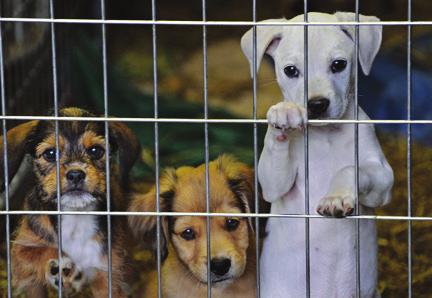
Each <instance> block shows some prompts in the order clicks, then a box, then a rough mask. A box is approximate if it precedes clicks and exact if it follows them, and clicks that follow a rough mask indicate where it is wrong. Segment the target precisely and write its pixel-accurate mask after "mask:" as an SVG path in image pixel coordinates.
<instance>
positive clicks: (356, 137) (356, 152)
mask: <svg viewBox="0 0 432 298" xmlns="http://www.w3.org/2000/svg"><path fill="white" fill-rule="evenodd" d="M355 21H356V22H357V23H359V22H360V15H359V0H355ZM359 29H360V28H359V26H355V32H354V119H355V120H358V109H359V105H358V63H359V42H360V41H359V40H360V31H359ZM358 140H359V130H358V123H354V168H355V171H354V195H355V215H360V201H359V144H358ZM355 229H356V231H355V234H356V235H355V236H356V245H355V247H356V260H355V262H356V267H355V274H356V297H358V298H360V297H361V293H360V289H361V288H360V287H361V278H360V277H361V276H360V273H361V270H360V245H361V243H360V220H359V219H356V220H355Z"/></svg>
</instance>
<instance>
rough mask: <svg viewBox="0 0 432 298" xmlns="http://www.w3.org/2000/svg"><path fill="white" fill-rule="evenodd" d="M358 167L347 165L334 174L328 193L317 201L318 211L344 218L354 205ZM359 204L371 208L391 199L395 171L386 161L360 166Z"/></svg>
mask: <svg viewBox="0 0 432 298" xmlns="http://www.w3.org/2000/svg"><path fill="white" fill-rule="evenodd" d="M354 175H355V167H354V166H347V167H345V168H343V169H341V170H340V171H338V172H337V173H336V175H335V176H334V177H333V179H332V181H331V184H330V189H329V191H328V193H327V195H326V196H325V197H324V198H322V199H321V200H320V202H319V204H318V207H317V212H318V213H319V214H321V215H325V216H334V217H343V216H347V215H350V214H352V213H353V211H354V207H355V188H354V187H355V185H354V177H355V176H354ZM358 182H359V200H360V202H359V203H360V204H362V205H363V206H367V207H370V208H375V207H379V206H382V205H385V204H387V203H388V202H389V201H390V199H391V188H392V186H393V171H392V170H391V168H390V166H389V164H388V163H387V161H385V160H382V161H381V162H379V163H378V162H371V163H369V164H365V165H363V166H361V167H360V168H359V181H358Z"/></svg>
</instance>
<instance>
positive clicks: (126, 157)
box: [109, 122, 141, 187]
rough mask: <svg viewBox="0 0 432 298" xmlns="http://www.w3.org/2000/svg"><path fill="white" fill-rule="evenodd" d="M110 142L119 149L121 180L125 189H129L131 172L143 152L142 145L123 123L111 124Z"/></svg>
mask: <svg viewBox="0 0 432 298" xmlns="http://www.w3.org/2000/svg"><path fill="white" fill-rule="evenodd" d="M109 133H110V141H114V144H113V145H114V147H115V148H117V149H118V154H119V165H120V179H121V184H122V186H123V187H127V184H128V179H129V172H130V170H131V169H132V167H133V165H134V163H135V162H136V161H137V159H138V156H139V154H140V152H141V145H140V143H139V141H138V138H137V136H136V135H135V133H134V132H133V131H132V130H131V129H130V128H129V127H127V126H126V124H124V123H122V122H110V124H109Z"/></svg>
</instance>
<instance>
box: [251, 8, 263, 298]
mask: <svg viewBox="0 0 432 298" xmlns="http://www.w3.org/2000/svg"><path fill="white" fill-rule="evenodd" d="M252 20H253V22H256V0H252ZM252 30H253V31H252V34H253V36H252V63H253V66H252V68H253V71H252V72H253V73H252V93H253V94H252V105H253V111H252V118H253V120H257V77H258V74H257V27H256V26H253V27H252ZM253 154H254V161H253V163H254V197H255V198H254V199H255V200H254V204H255V214H258V213H259V211H260V210H259V208H260V204H259V193H258V125H257V123H253ZM259 222H260V219H259V218H255V259H256V262H255V274H256V297H257V298H259V297H261V293H260V291H261V287H260V277H261V274H260V259H259V257H260V250H259V247H260V225H259Z"/></svg>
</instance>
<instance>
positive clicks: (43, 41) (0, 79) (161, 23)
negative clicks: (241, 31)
mask: <svg viewBox="0 0 432 298" xmlns="http://www.w3.org/2000/svg"><path fill="white" fill-rule="evenodd" d="M21 2H22V3H21ZM21 2H20V4H21V6H22V7H23V9H24V8H25V7H27V6H28V5H29V4H28V3H29V1H21ZM208 2H210V1H209V0H207V1H206V0H202V1H201V3H200V5H201V17H200V19H199V20H164V19H160V18H159V17H158V15H157V4H158V3H157V0H151V3H149V4H150V5H149V7H150V8H151V9H150V11H151V13H150V15H149V18H148V19H112V18H107V14H106V4H105V1H104V0H100V3H98V5H96V4H95V5H94V7H98V8H99V9H100V11H99V12H98V15H99V17H98V18H92V17H85V18H59V17H57V16H56V13H55V12H56V10H55V5H56V3H55V1H54V0H50V1H49V2H47V3H45V6H44V5H42V4H41V2H40V3H37V4H33V5H36V6H37V8H38V9H39V10H43V11H45V12H46V16H45V17H40V16H37V17H33V16H32V17H22V16H10V15H11V14H9V15H7V14H5V13H4V12H5V11H7V10H8V8H9V6H8V5H11V6H13V5H12V4H11V3H12V2H11V1H9V2H8V1H6V2H5V3H3V6H2V9H3V12H2V15H1V16H0V85H1V107H2V108H1V111H2V115H1V117H0V118H1V119H2V135H3V136H5V135H6V132H7V130H8V129H10V128H11V127H12V126H13V124H15V123H16V122H17V121H27V120H43V121H53V122H54V123H55V127H56V145H57V146H56V156H57V164H56V166H57V181H59V179H60V176H59V173H60V165H59V161H58V160H59V158H58V157H59V149H58V148H59V147H58V144H59V134H58V129H59V122H61V121H98V122H103V123H104V124H105V136H106V138H107V139H108V135H109V123H110V122H116V121H122V122H125V123H128V124H131V125H135V124H146V125H149V126H150V125H151V130H149V131H150V132H151V133H152V134H153V137H154V143H153V148H154V151H153V154H154V156H153V158H154V172H153V174H154V181H155V185H156V197H155V200H156V206H157V208H156V211H155V212H126V211H116V210H111V206H110V203H109V202H110V199H109V195H110V194H109V191H107V196H108V200H107V202H108V205H107V210H106V211H85V212H84V211H61V208H60V186H59V184H57V202H58V206H57V208H58V210H57V211H32V210H16V208H12V207H11V204H13V202H12V200H11V199H10V197H11V194H10V192H11V190H10V188H11V186H10V185H9V184H8V183H5V186H4V208H3V209H1V210H0V215H1V216H3V217H4V219H5V223H4V225H5V233H4V235H5V237H4V238H5V246H6V256H5V259H6V276H5V281H6V283H7V285H6V292H5V293H4V296H6V297H12V296H13V289H12V282H11V281H12V278H11V276H12V271H11V250H10V247H11V242H12V241H13V229H12V226H13V219H12V217H15V216H18V215H20V216H26V215H30V214H48V215H55V216H57V218H58V220H61V217H62V216H63V215H71V214H84V215H97V216H106V221H107V231H108V233H107V235H108V239H107V243H108V251H111V237H112V235H111V229H112V223H111V217H113V216H153V217H156V218H157V231H156V237H157V242H156V243H157V259H156V265H157V272H158V297H162V291H161V288H162V287H163V284H162V283H161V266H162V256H161V244H160V243H161V237H162V234H161V233H162V226H161V218H162V217H171V216H179V215H188V216H200V217H205V218H206V220H207V230H206V233H207V256H208V258H207V268H210V255H211V253H210V247H211V243H210V242H211V237H210V235H211V230H210V220H211V218H212V217H218V216H219V217H223V216H227V214H224V213H214V212H211V210H210V206H211V197H210V194H209V183H210V182H209V179H210V177H209V168H208V165H209V162H210V160H211V154H210V146H211V145H210V142H211V141H210V135H209V130H210V129H211V128H210V126H212V125H224V124H233V125H237V124H238V125H247V126H248V127H250V128H252V129H251V131H252V136H251V137H252V142H251V143H252V147H253V148H252V150H253V156H252V159H251V160H252V165H253V167H254V168H255V169H257V165H258V157H259V154H260V146H261V142H262V140H261V138H262V136H261V133H260V132H262V128H263V127H264V128H265V126H266V124H267V120H266V119H263V118H260V117H259V115H258V112H257V105H258V100H257V97H258V96H257V94H258V89H259V84H258V78H257V74H256V73H257V72H256V70H257V61H256V60H257V57H256V56H257V49H256V48H257V39H256V31H257V27H258V26H276V25H282V26H288V25H287V23H284V22H268V23H265V24H263V23H259V22H258V17H257V1H256V0H251V9H250V12H251V19H250V20H244V21H240V20H233V21H213V20H209V18H208V5H211V4H209V3H208ZM354 4H355V5H354V12H355V15H356V20H355V21H353V22H337V23H328V22H325V23H324V22H322V23H320V22H309V21H308V17H307V12H309V11H310V9H309V7H308V0H304V2H303V3H302V5H301V6H302V11H303V13H304V20H303V21H301V22H293V23H290V24H289V26H304V28H305V31H304V32H305V38H304V49H305V53H307V52H308V38H307V36H308V35H307V34H308V28H310V26H338V25H349V26H354V27H355V29H356V30H355V56H356V57H357V58H358V55H359V50H358V47H359V27H360V26H373V25H383V26H384V27H387V26H389V27H390V26H402V27H404V28H406V30H407V38H406V42H405V44H406V53H407V55H406V57H405V59H406V65H407V68H406V90H407V94H406V95H402V96H403V97H404V96H406V102H405V105H406V107H407V108H406V115H405V117H404V118H405V119H380V120H378V119H373V120H359V119H358V106H359V105H358V101H359V90H358V86H359V80H358V75H356V76H355V107H357V108H356V109H355V112H354V119H351V120H308V123H309V124H318V123H338V124H354V130H353V136H354V139H355V150H354V151H353V152H352V154H353V159H354V161H355V169H356V175H355V181H353V183H355V185H357V187H356V208H355V210H356V212H358V210H359V200H358V196H359V194H358V180H359V176H358V175H359V174H358V173H359V144H358V126H359V125H362V124H377V125H381V124H386V125H406V169H405V171H406V177H407V179H406V189H407V193H406V194H404V197H405V198H406V204H407V209H406V214H398V215H396V214H395V215H362V214H359V213H356V214H355V215H353V216H349V217H348V219H349V220H353V221H355V223H356V247H357V254H356V281H355V283H356V293H357V297H360V284H361V279H360V268H361V260H360V250H359V247H360V246H361V245H362V244H361V242H360V236H359V233H360V228H359V222H360V220H365V219H369V220H375V221H377V222H381V221H403V222H404V223H406V225H407V235H406V237H407V238H406V242H407V260H406V261H407V266H406V273H407V276H406V277H407V281H406V284H407V287H406V289H407V292H406V295H407V296H408V297H412V296H413V284H414V282H413V247H412V243H413V235H412V225H413V222H417V221H419V222H427V221H431V220H432V217H431V216H426V215H425V216H416V214H414V213H413V212H412V209H413V208H412V205H413V200H412V193H413V189H412V151H413V150H412V125H420V124H427V125H428V124H431V123H432V120H428V119H412V62H411V61H412V28H413V27H414V26H430V25H432V21H413V20H412V0H407V2H406V10H407V19H406V20H402V21H380V22H368V23H363V22H360V21H359V11H360V1H359V0H355V3H354ZM33 9H34V8H33ZM6 15H7V16H6ZM11 24H19V25H20V26H26V25H28V24H31V25H36V26H38V30H36V33H34V34H35V36H36V39H35V40H36V41H37V42H35V44H34V47H32V48H30V49H27V51H28V53H26V54H25V55H24V54H23V55H22V57H17V58H16V59H18V60H19V61H21V63H23V64H29V63H30V64H32V65H33V66H31V67H30V68H34V69H35V71H34V72H29V73H28V74H27V75H28V77H29V78H27V79H25V80H21V81H22V84H23V87H22V88H18V87H16V86H12V85H10V84H11V83H9V82H8V81H7V80H6V78H7V77H13V76H14V75H13V73H14V72H19V71H20V70H19V66H16V65H17V64H16V63H15V64H13V66H11V64H10V63H9V61H8V60H7V59H5V52H6V51H11V50H10V49H9V48H10V47H11V44H10V43H11V40H12V39H11V38H8V35H9V34H10V31H11V30H18V29H16V28H15V27H14V26H11ZM78 25H91V26H92V29H91V30H92V32H93V31H94V32H97V33H98V34H100V47H99V48H98V49H97V51H99V53H98V55H99V57H100V58H101V61H102V66H101V67H102V78H101V79H102V80H101V81H102V86H103V91H102V95H103V96H102V98H103V104H102V105H101V106H100V107H101V108H102V110H103V116H102V117H61V116H59V107H60V105H65V104H66V105H67V104H73V105H76V104H77V102H76V101H74V100H72V99H66V100H64V101H63V102H62V103H60V92H59V88H60V87H59V82H60V81H61V82H65V81H68V80H69V77H68V76H69V75H70V74H68V72H67V71H65V72H62V71H59V69H58V65H59V63H60V62H59V61H58V47H59V46H60V45H59V40H61V42H62V43H64V42H65V43H67V42H68V38H67V37H65V36H62V33H64V31H62V29H61V28H60V26H78ZM108 26H135V27H140V26H143V27H144V26H145V27H146V28H151V57H152V75H151V77H152V82H153V84H152V86H151V87H152V90H153V94H152V99H151V102H152V112H149V111H148V110H146V113H145V114H146V115H143V116H142V117H141V116H138V117H118V118H112V117H110V116H109V114H110V111H111V110H112V109H110V102H111V98H112V97H111V95H110V88H109V85H110V80H109V67H110V65H109V63H108V54H107V36H108V33H107V27H108ZM172 26H175V27H176V28H177V27H186V28H191V27H193V28H194V30H195V28H197V29H196V30H198V29H199V30H201V33H200V34H201V36H200V37H201V41H202V66H203V68H202V70H201V71H202V100H203V108H202V110H201V111H199V113H198V114H200V115H201V117H183V115H178V116H173V117H160V114H161V113H160V112H159V104H160V95H159V92H158V90H159V84H160V81H159V79H158V76H159V68H158V63H163V61H162V62H161V60H160V59H158V55H159V52H158V32H159V30H160V28H164V27H170V28H171V27H172ZM214 27H221V28H238V27H242V28H246V27H247V28H249V27H252V28H253V32H254V33H253V35H254V39H253V56H254V58H253V60H254V65H253V78H252V86H251V87H252V99H251V102H252V111H251V116H250V117H248V118H237V119H231V118H229V117H223V116H222V117H217V118H213V117H211V115H210V113H209V88H208V85H209V82H208V49H209V47H208V32H209V28H214ZM12 28H15V29H12ZM15 34H17V35H16V36H19V33H16V32H15ZM68 46H70V47H73V45H72V44H67V45H66V47H68ZM41 53H42V55H40V54H41ZM304 57H305V61H304V64H305V65H308V55H307V54H305V55H304ZM356 61H358V59H356ZM62 63H65V62H62ZM72 64H73V63H71V62H70V61H69V62H66V65H62V68H63V69H66V70H68V69H70V68H72V67H73V65H72ZM357 64H358V62H357V63H355V64H354V67H355V73H356V74H357V73H358V66H357ZM98 67H99V66H98ZM36 72H37V73H41V72H42V73H43V72H45V73H49V75H50V76H52V79H51V84H50V85H49V86H42V83H40V82H39V81H37V80H35V79H33V78H32V75H34V73H36ZM304 80H305V84H304V86H305V90H304V94H305V98H304V104H305V106H306V107H307V100H308V84H307V80H308V74H307V68H306V70H305V76H304ZM75 87H77V86H74V85H73V84H71V85H70V86H61V88H62V90H61V91H62V94H64V93H66V94H67V93H68V92H72V91H70V90H71V89H73V88H75ZM17 89H21V90H22V89H24V90H31V91H23V92H22V93H21V94H14V93H13V90H17ZM35 89H37V90H38V91H37V92H36V93H37V94H39V95H38V96H37V100H36V102H35V103H32V104H31V105H28V106H27V110H25V111H24V110H22V109H21V110H20V109H19V108H18V107H20V106H21V105H22V104H23V103H25V102H26V101H25V98H23V97H25V96H28V94H29V93H34V90H35ZM66 97H67V96H66ZM46 98H48V99H49V100H46ZM78 103H79V104H86V102H85V101H81V102H78ZM49 108H52V110H53V116H39V115H41V114H45V111H46V110H47V109H49ZM11 123H12V125H11ZM165 124H179V125H183V124H185V125H186V124H195V125H199V126H200V127H202V138H203V152H204V161H205V164H206V175H205V180H206V212H204V213H173V212H162V211H161V208H160V186H159V179H160V174H161V162H160V160H161V154H160V139H161V137H164V135H163V132H162V129H161V126H163V125H165ZM304 133H305V142H304V152H305V160H304V164H305V173H306V174H305V175H306V181H305V185H304V192H305V197H306V200H305V206H304V207H305V210H306V212H305V214H300V215H297V214H296V215H294V214H274V213H261V212H260V205H261V203H260V196H259V184H258V178H257V171H255V176H254V185H255V200H254V204H255V212H254V213H240V214H235V216H236V217H250V218H256V219H257V220H256V221H255V233H256V237H255V241H256V252H255V254H256V259H257V260H259V257H260V253H261V252H260V241H261V240H262V239H260V237H259V235H260V229H262V226H261V225H260V221H259V219H265V218H269V217H274V218H301V219H304V224H305V239H306V245H305V258H306V264H305V265H306V276H305V280H306V289H305V292H306V297H310V296H311V293H310V262H309V260H310V259H309V256H310V243H309V239H310V235H309V233H310V230H309V221H310V220H311V219H315V218H321V216H319V215H316V214H310V213H309V212H308V210H310V206H309V179H308V177H309V166H308V165H309V154H308V149H309V147H308V129H307V127H306V129H305V132H304ZM7 146H8V144H7V139H6V138H3V147H4V148H7ZM105 150H106V152H107V153H108V154H109V150H110V148H109V145H108V144H107V145H106V148H105ZM3 155H4V156H3V157H4V160H5V163H4V164H5V167H4V169H2V171H4V178H5V179H4V180H5V181H9V180H10V179H9V178H11V177H9V173H8V167H7V160H8V154H7V150H4V152H3ZM110 169H111V167H110V161H109V159H107V161H106V173H107V175H106V184H107V189H108V190H109V188H110V179H109V177H110ZM0 206H1V205H0ZM229 215H230V216H234V215H233V214H229ZM61 229H62V227H61V225H58V232H57V234H58V239H59V240H58V243H59V245H58V255H59V256H60V255H61V254H62V245H61V244H62V241H61V235H62V231H61ZM59 262H60V259H59ZM255 270H256V276H257V283H256V292H257V296H258V297H259V296H260V294H259V293H260V282H259V276H260V266H259V262H256V268H255ZM60 275H61V271H60ZM108 279H109V283H108V284H109V293H110V294H109V297H112V296H113V294H112V289H111V281H112V259H111V254H110V253H109V254H108ZM207 280H208V287H207V289H208V290H207V297H211V296H212V287H211V278H210V270H207ZM58 296H59V297H62V284H61V283H59V290H58Z"/></svg>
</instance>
